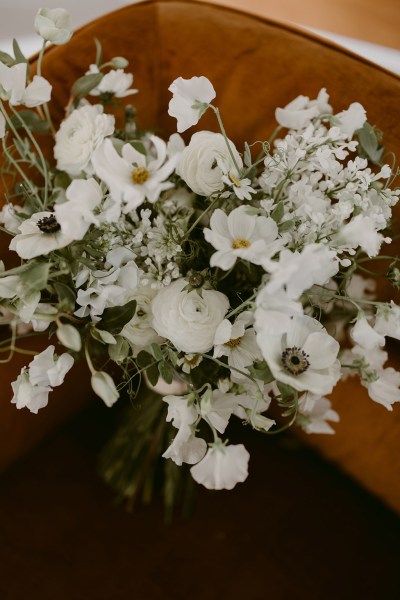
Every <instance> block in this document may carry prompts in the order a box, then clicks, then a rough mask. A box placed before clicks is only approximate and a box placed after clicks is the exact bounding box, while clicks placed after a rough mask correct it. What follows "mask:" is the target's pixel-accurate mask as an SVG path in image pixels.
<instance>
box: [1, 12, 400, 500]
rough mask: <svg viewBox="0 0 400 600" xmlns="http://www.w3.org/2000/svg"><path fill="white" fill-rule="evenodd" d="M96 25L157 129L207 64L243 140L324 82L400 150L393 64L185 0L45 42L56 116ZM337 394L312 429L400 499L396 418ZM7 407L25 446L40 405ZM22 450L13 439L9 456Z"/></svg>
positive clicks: (170, 122) (363, 477) (163, 127)
mask: <svg viewBox="0 0 400 600" xmlns="http://www.w3.org/2000/svg"><path fill="white" fill-rule="evenodd" d="M95 37H96V38H98V39H99V40H100V42H101V43H102V45H103V50H104V56H105V57H106V58H110V57H112V56H118V55H122V56H125V57H126V58H128V59H129V61H130V68H131V70H132V71H133V72H134V74H135V84H136V86H137V87H138V88H139V94H137V96H135V97H134V102H135V105H136V107H137V110H138V115H139V122H140V124H141V125H142V126H143V127H147V128H152V129H154V130H156V131H157V132H158V133H159V134H160V135H166V134H169V133H171V132H173V131H175V125H176V122H175V120H174V119H172V118H170V117H169V116H168V115H167V106H168V102H169V98H170V94H169V92H168V86H169V85H170V83H171V82H172V81H173V80H174V79H175V78H176V77H179V76H182V77H191V76H193V75H205V76H206V77H208V78H209V79H210V80H211V81H212V82H213V84H214V86H215V89H216V91H217V100H216V103H217V104H218V106H219V107H220V109H221V113H222V116H223V119H224V123H225V126H226V129H227V131H228V134H229V136H230V137H231V138H232V139H233V140H234V141H235V142H236V143H238V144H240V143H241V142H243V141H244V140H247V141H249V142H251V141H255V140H262V139H266V138H267V137H268V135H269V134H270V133H271V132H272V131H273V129H274V127H275V122H274V109H275V107H276V106H284V105H285V104H286V103H287V102H288V101H290V100H292V99H293V98H294V97H295V96H297V95H298V94H304V95H309V96H311V97H315V96H316V94H317V93H318V91H319V89H320V88H322V87H327V88H328V92H329V93H330V95H331V101H332V104H333V106H334V107H335V109H337V110H341V109H344V108H346V107H347V106H348V105H349V104H350V103H351V102H354V101H359V102H361V103H362V104H363V105H364V106H365V108H366V109H367V112H368V118H369V121H370V122H371V123H373V124H376V125H377V126H378V127H379V128H381V129H382V130H383V131H384V132H385V142H386V146H387V148H388V149H390V150H391V151H393V152H395V153H396V154H397V155H398V156H400V119H399V100H400V79H399V78H398V77H397V76H395V75H393V74H391V73H389V72H387V71H385V70H384V69H381V68H379V67H378V66H375V65H373V64H371V63H369V62H367V61H365V60H363V59H361V58H358V57H355V56H354V55H352V54H351V53H350V52H348V51H346V50H343V49H341V48H338V47H336V46H335V45H333V44H331V43H328V42H326V41H324V40H321V39H318V38H317V37H315V36H313V35H311V34H308V33H305V32H304V31H301V30H298V29H296V28H294V27H289V26H285V25H282V24H278V23H274V22H271V21H269V20H267V19H263V18H258V17H255V16H250V15H247V14H245V13H243V12H238V11H235V10H230V9H226V8H222V7H217V6H214V5H209V4H199V3H197V2H190V1H166V0H164V1H163V0H157V1H150V2H145V3H141V4H135V5H132V6H128V7H126V8H123V9H121V10H119V11H116V12H114V13H111V14H109V15H107V16H105V17H102V18H100V19H98V20H96V21H94V22H92V23H90V24H88V25H87V26H85V27H83V28H82V29H80V30H79V31H78V32H77V33H76V34H75V35H74V37H73V38H72V41H71V42H70V44H68V45H67V46H58V47H52V48H50V50H49V51H48V52H46V55H45V58H44V61H43V68H42V70H43V75H44V76H45V77H47V78H48V79H49V80H50V81H51V82H52V84H53V86H54V91H53V97H54V99H55V108H54V117H55V119H56V121H59V120H61V119H62V117H63V114H64V107H65V106H66V104H67V102H68V91H69V89H70V86H71V83H72V82H73V81H74V80H75V79H76V78H77V77H79V76H80V75H82V72H83V71H84V70H85V69H86V68H87V67H88V66H89V64H90V63H91V62H93V61H94V56H95V46H94V38H95ZM129 101H131V99H129ZM200 128H201V129H214V130H215V129H216V123H215V121H214V117H213V115H212V114H208V113H207V114H206V115H205V117H204V118H203V119H202V121H201V122H200V125H199V126H198V129H200ZM190 133H192V131H191V132H190ZM190 133H189V134H190ZM0 381H1V384H0V385H1V397H2V402H5V403H7V402H8V398H9V392H8V387H7V386H8V385H9V383H8V382H9V381H10V375H9V374H8V371H7V367H4V366H3V365H2V366H1V370H0ZM71 388H74V394H75V395H76V394H77V390H76V388H75V387H74V383H73V382H70V388H69V389H65V390H64V391H63V392H62V393H60V394H59V399H58V400H57V402H58V403H61V401H67V402H68V394H70V392H71ZM62 396H64V397H62ZM53 403H54V399H53ZM335 403H336V407H337V409H338V410H339V412H340V413H341V418H342V421H341V423H340V424H339V426H338V427H337V430H338V432H337V435H336V436H334V438H333V439H329V440H327V439H326V438H324V439H322V436H315V437H312V438H311V437H310V438H309V439H310V441H311V443H313V445H315V446H317V447H319V449H320V450H322V452H323V453H325V454H326V455H328V456H329V457H330V458H331V459H333V460H335V461H336V462H338V463H339V464H341V466H342V467H344V468H345V469H346V470H347V471H348V472H350V473H351V474H352V475H354V476H355V477H356V478H358V479H359V480H360V481H362V482H363V483H364V484H365V485H367V486H368V487H369V488H370V489H371V490H373V491H374V492H376V493H377V494H379V495H380V496H381V497H383V498H384V499H386V501H387V502H389V503H390V504H391V505H392V506H393V507H395V508H397V509H398V510H400V478H399V477H398V472H399V471H398V469H399V468H400V422H399V419H398V418H397V419H396V415H394V416H393V415H391V414H388V413H387V412H386V411H385V409H384V408H383V407H381V406H378V405H376V404H374V403H373V401H372V400H369V399H368V398H366V397H365V394H364V393H363V392H362V390H361V389H360V387H359V386H357V385H354V384H345V385H344V386H342V388H341V390H340V391H339V392H338V393H337V394H336V395H335ZM396 409H397V410H398V407H396V406H395V412H396ZM10 410H11V411H13V415H14V416H13V417H10V419H11V418H12V420H13V424H12V426H13V427H16V428H17V429H18V427H19V433H18V435H17V438H18V437H19V438H20V442H19V443H20V444H21V446H22V445H23V442H22V441H21V440H22V439H23V437H24V433H23V431H24V428H25V429H26V428H27V427H28V426H29V427H35V419H37V417H35V418H34V419H32V418H27V417H24V420H22V419H20V421H18V423H19V424H18V423H16V421H17V416H16V413H15V412H14V411H15V408H14V407H8V406H7V407H5V406H3V407H2V412H5V413H8V412H9V411H10ZM42 412H43V413H44V411H42ZM49 414H50V412H49ZM6 417H7V414H6ZM29 417H30V415H29ZM18 418H19V417H18ZM43 418H45V416H44V415H43ZM52 419H53V420H56V417H55V416H54V414H53V417H52ZM0 423H2V424H0V429H3V432H4V433H3V432H2V431H0V439H2V440H4V439H5V436H8V437H9V439H11V437H12V436H13V433H12V432H11V431H7V430H6V429H4V427H6V426H7V418H5V419H3V418H2V419H1V420H0ZM4 423H5V425H4ZM44 429H45V427H44ZM14 437H15V436H14ZM10 443H11V442H10ZM26 445H27V444H25V446H26ZM28 445H29V444H28ZM17 452H18V448H17V447H14V448H13V451H12V453H11V454H9V456H11V455H13V456H14V455H15V454H16V453H17Z"/></svg>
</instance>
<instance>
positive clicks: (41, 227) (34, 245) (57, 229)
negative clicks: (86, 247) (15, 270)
mask: <svg viewBox="0 0 400 600" xmlns="http://www.w3.org/2000/svg"><path fill="white" fill-rule="evenodd" d="M18 229H19V231H20V233H18V234H17V235H16V236H15V237H13V239H12V240H11V242H10V245H9V248H10V250H15V252H16V253H17V254H18V255H19V256H20V257H21V258H25V259H30V258H35V256H43V255H46V254H49V252H52V251H53V250H58V249H59V248H65V246H68V244H70V243H71V242H72V241H73V239H74V237H73V236H71V235H67V234H65V233H63V231H62V230H61V226H60V224H59V222H58V221H57V219H56V216H55V214H54V213H53V212H49V211H42V212H38V213H35V214H34V215H32V216H31V218H30V219H26V221H23V222H22V223H21V225H20V226H19V227H18Z"/></svg>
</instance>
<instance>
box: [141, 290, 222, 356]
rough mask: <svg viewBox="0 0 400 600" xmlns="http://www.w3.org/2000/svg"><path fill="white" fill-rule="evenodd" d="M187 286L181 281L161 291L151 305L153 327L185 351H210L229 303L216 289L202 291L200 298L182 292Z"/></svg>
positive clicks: (191, 293)
mask: <svg viewBox="0 0 400 600" xmlns="http://www.w3.org/2000/svg"><path fill="white" fill-rule="evenodd" d="M186 285H187V281H186V280H185V279H178V280H176V281H174V282H173V283H171V285H169V286H168V287H165V288H162V289H161V290H159V292H158V294H157V296H156V297H155V298H154V300H153V302H152V305H151V309H152V313H153V327H154V329H155V330H156V332H157V333H158V334H159V335H160V336H162V337H164V338H167V339H169V340H170V341H171V342H172V343H173V344H174V345H175V347H176V348H177V349H178V350H181V351H182V352H187V353H188V352H192V353H204V352H208V351H209V350H211V348H212V346H213V340H214V336H215V332H216V330H217V327H218V325H219V324H220V323H221V321H222V320H223V318H224V316H225V314H226V312H227V310H228V308H229V300H228V298H227V297H226V296H225V294H222V293H221V292H217V291H215V290H203V291H202V294H201V296H200V294H198V293H197V291H196V290H193V291H191V292H187V291H183V288H185V287H186Z"/></svg>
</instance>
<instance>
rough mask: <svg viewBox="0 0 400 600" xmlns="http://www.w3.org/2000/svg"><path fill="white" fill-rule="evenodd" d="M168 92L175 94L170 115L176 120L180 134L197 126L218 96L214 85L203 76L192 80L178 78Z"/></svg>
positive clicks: (169, 108)
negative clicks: (209, 105)
mask: <svg viewBox="0 0 400 600" xmlns="http://www.w3.org/2000/svg"><path fill="white" fill-rule="evenodd" d="M168 90H169V91H170V92H172V94H173V96H172V98H171V100H170V102H169V107H168V114H169V115H171V117H175V118H176V120H177V130H178V131H179V133H182V132H183V131H186V129H189V127H192V126H193V125H196V124H197V123H198V122H199V120H200V118H201V116H202V115H203V113H204V111H205V110H206V109H207V108H208V104H209V103H210V102H211V100H213V99H214V98H215V96H216V93H215V90H214V88H213V86H212V83H211V82H210V81H209V80H208V79H207V77H203V76H201V77H192V78H191V79H183V78H182V77H178V79H175V81H173V82H172V83H171V85H170V86H169V88H168Z"/></svg>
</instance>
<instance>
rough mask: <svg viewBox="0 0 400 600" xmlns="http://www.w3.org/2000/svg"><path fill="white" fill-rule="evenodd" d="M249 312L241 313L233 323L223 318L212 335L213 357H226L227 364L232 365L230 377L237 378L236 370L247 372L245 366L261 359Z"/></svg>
mask: <svg viewBox="0 0 400 600" xmlns="http://www.w3.org/2000/svg"><path fill="white" fill-rule="evenodd" d="M252 317H253V315H252V313H251V312H248V311H246V312H243V313H241V314H240V315H239V316H238V318H237V319H236V321H235V322H234V323H231V322H230V321H229V320H228V319H224V320H223V321H222V322H221V323H220V324H219V326H218V328H217V331H216V332H215V337H214V357H215V358H219V357H221V356H227V357H228V365H229V366H230V367H232V377H233V378H235V379H237V378H238V377H239V376H240V377H243V375H240V374H239V373H238V371H236V370H235V369H238V370H239V371H242V372H244V373H246V372H247V367H248V366H250V365H252V364H253V363H254V362H256V361H258V360H262V356H261V352H260V349H259V347H258V345H257V342H256V335H255V332H254V329H253V327H249V325H250V323H251V321H252Z"/></svg>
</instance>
